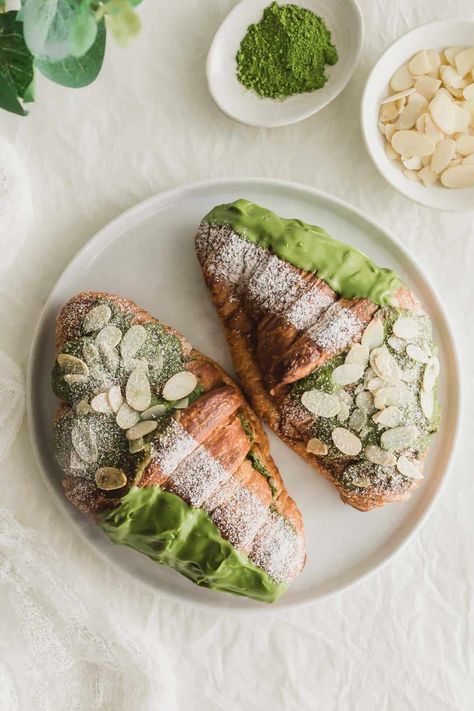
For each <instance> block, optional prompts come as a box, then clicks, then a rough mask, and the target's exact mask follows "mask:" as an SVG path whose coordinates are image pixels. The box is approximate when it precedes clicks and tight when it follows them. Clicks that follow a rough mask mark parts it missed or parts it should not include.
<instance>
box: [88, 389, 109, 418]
mask: <svg viewBox="0 0 474 711" xmlns="http://www.w3.org/2000/svg"><path fill="white" fill-rule="evenodd" d="M91 407H92V409H93V410H94V411H95V412H101V413H103V414H105V415H109V414H111V413H112V408H111V407H110V403H109V398H108V397H107V393H99V394H98V395H96V396H95V397H93V398H92V400H91Z"/></svg>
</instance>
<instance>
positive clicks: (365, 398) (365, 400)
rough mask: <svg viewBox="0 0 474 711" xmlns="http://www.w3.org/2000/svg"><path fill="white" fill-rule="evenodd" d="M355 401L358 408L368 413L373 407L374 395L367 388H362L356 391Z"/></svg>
mask: <svg viewBox="0 0 474 711" xmlns="http://www.w3.org/2000/svg"><path fill="white" fill-rule="evenodd" d="M355 401H356V405H357V407H358V408H359V410H364V412H367V413H370V412H372V411H373V409H374V397H373V395H372V393H370V392H368V391H367V390H362V392H360V393H358V394H357V396H356V399H355Z"/></svg>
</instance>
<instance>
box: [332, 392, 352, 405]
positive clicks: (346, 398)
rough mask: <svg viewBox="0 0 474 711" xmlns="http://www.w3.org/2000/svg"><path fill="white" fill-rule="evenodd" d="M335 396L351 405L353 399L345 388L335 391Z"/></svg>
mask: <svg viewBox="0 0 474 711" xmlns="http://www.w3.org/2000/svg"><path fill="white" fill-rule="evenodd" d="M336 395H337V397H338V398H339V400H341V402H344V403H345V404H346V405H347V407H352V405H353V403H354V401H353V398H352V395H351V394H350V393H348V392H347V390H340V391H339V392H338V393H336Z"/></svg>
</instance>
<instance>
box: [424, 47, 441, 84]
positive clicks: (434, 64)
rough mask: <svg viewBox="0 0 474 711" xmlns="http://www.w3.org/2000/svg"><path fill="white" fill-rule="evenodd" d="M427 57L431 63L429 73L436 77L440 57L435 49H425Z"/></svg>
mask: <svg viewBox="0 0 474 711" xmlns="http://www.w3.org/2000/svg"><path fill="white" fill-rule="evenodd" d="M426 51H427V54H428V59H429V62H430V64H431V71H430V72H429V75H430V76H432V77H435V78H437V77H438V74H439V68H440V66H441V57H440V54H439V52H438V51H437V50H436V49H427V50H426Z"/></svg>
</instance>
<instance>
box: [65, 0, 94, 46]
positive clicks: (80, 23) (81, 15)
mask: <svg viewBox="0 0 474 711" xmlns="http://www.w3.org/2000/svg"><path fill="white" fill-rule="evenodd" d="M96 37H97V23H96V21H95V17H94V15H93V14H92V13H91V12H90V10H89V7H88V5H79V7H78V8H77V10H76V14H75V15H74V20H73V22H72V25H71V32H70V34H69V49H70V52H71V55H72V56H73V57H82V56H83V55H84V54H86V52H88V51H89V49H90V48H91V47H92V45H93V44H94V42H95V38H96Z"/></svg>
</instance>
